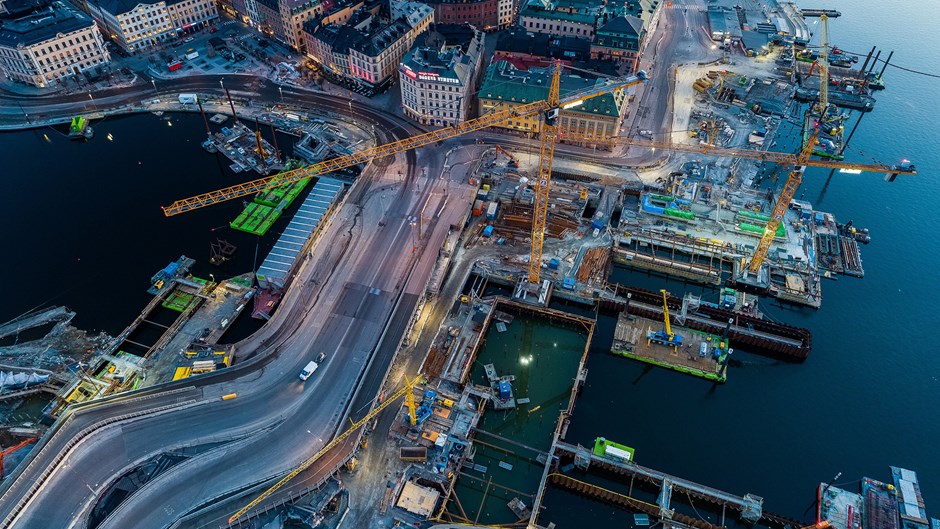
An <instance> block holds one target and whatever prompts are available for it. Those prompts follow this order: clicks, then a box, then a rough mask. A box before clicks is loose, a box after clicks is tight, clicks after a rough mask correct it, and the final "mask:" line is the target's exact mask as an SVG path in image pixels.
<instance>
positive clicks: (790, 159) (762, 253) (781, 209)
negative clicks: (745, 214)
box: [563, 129, 917, 273]
mask: <svg viewBox="0 0 940 529" xmlns="http://www.w3.org/2000/svg"><path fill="white" fill-rule="evenodd" d="M817 134H818V129H817V130H816V131H814V132H813V135H812V137H811V138H809V140H808V141H807V142H806V145H804V146H803V150H802V151H801V152H800V153H799V154H791V153H782V152H769V151H755V150H752V149H739V148H724V147H715V146H714V145H702V144H699V145H687V144H682V143H669V142H664V141H649V140H644V139H635V138H623V137H614V138H600V139H599V138H589V137H587V136H579V135H576V134H568V135H564V136H563V137H564V138H565V139H569V140H572V141H579V140H585V141H586V140H588V139H590V140H591V141H593V142H595V143H607V144H614V145H630V146H635V147H648V148H650V149H662V150H666V151H673V152H689V153H696V154H702V155H708V156H719V157H722V158H744V159H748V160H758V161H764V162H773V163H778V164H788V165H793V169H792V170H791V171H790V174H789V175H788V177H787V181H786V183H785V184H784V185H783V190H781V191H780V195H779V196H778V197H777V202H776V204H774V210H773V213H772V214H771V216H770V221H769V222H768V223H767V226H766V227H765V228H764V233H763V235H762V236H761V240H760V244H758V246H757V250H756V251H755V252H754V256H753V257H752V258H751V262H750V263H749V264H748V270H750V271H751V272H754V273H757V271H758V270H760V267H761V264H763V262H764V258H765V257H766V256H767V250H769V249H770V244H771V243H772V242H773V240H774V236H775V235H776V233H777V228H779V227H780V223H781V222H782V221H783V216H784V214H785V213H786V212H787V208H789V207H790V201H791V200H792V199H793V197H794V196H795V194H796V190H797V189H798V188H799V187H800V183H801V182H802V181H803V171H804V170H805V169H806V167H807V166H812V167H828V168H831V169H848V170H854V171H872V172H883V173H885V180H887V181H889V182H893V181H894V179H895V178H896V177H897V176H898V175H899V174H917V170H916V169H915V167H914V164H912V163H911V162H910V161H908V160H902V161H901V162H900V163H899V164H896V165H883V164H863V163H853V162H845V161H835V160H814V159H812V158H811V154H812V152H813V146H814V145H816V137H817Z"/></svg>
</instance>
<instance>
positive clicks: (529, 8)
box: [519, 0, 602, 26]
mask: <svg viewBox="0 0 940 529" xmlns="http://www.w3.org/2000/svg"><path fill="white" fill-rule="evenodd" d="M601 7H602V6H601V4H600V2H596V3H595V2H572V1H568V2H566V3H565V4H561V3H559V2H554V3H553V2H552V1H551V0H528V1H527V2H526V3H525V4H524V5H523V6H522V7H520V8H519V16H520V17H524V16H528V17H538V18H547V19H551V20H564V21H567V22H575V23H579V24H587V25H591V26H593V25H594V22H595V21H596V20H597V17H598V14H599V13H600V10H601Z"/></svg>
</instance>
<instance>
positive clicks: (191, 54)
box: [186, 51, 199, 61]
mask: <svg viewBox="0 0 940 529" xmlns="http://www.w3.org/2000/svg"><path fill="white" fill-rule="evenodd" d="M198 58H199V52H198V51H191V52H189V53H187V54H186V60H188V61H191V60H193V59H198Z"/></svg>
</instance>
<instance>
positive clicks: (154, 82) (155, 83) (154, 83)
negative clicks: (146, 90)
mask: <svg viewBox="0 0 940 529" xmlns="http://www.w3.org/2000/svg"><path fill="white" fill-rule="evenodd" d="M150 84H152V85H153V91H154V92H156V91H157V81H155V80H154V79H151V80H150Z"/></svg>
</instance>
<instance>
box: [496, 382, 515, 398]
mask: <svg viewBox="0 0 940 529" xmlns="http://www.w3.org/2000/svg"><path fill="white" fill-rule="evenodd" d="M509 395H512V389H510V387H509V382H506V381H505V380H500V381H499V398H501V399H508V398H509Z"/></svg>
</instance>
